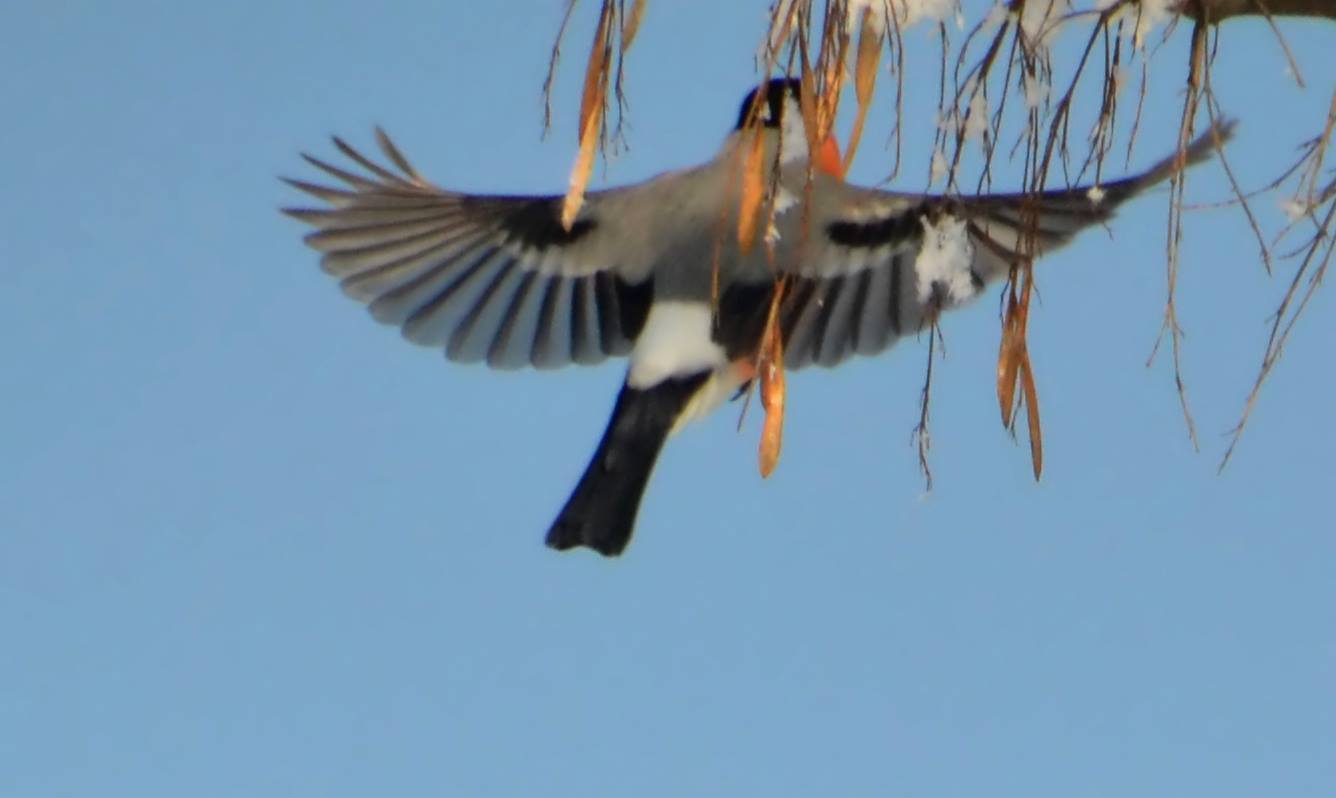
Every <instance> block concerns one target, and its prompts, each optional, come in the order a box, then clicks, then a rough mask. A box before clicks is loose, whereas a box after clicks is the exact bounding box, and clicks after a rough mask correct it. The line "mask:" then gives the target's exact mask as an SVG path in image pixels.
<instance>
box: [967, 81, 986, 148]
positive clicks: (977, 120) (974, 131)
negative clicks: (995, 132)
mask: <svg viewBox="0 0 1336 798" xmlns="http://www.w3.org/2000/svg"><path fill="white" fill-rule="evenodd" d="M987 133H988V98H987V97H985V96H983V92H982V91H975V92H974V96H973V97H971V98H970V108H969V113H968V114H966V115H965V138H966V139H971V140H977V141H983V139H984V136H985V134H987Z"/></svg>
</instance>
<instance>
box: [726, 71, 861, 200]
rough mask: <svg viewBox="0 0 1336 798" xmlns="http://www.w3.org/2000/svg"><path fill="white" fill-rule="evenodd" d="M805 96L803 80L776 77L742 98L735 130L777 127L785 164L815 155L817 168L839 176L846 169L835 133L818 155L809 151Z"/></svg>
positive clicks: (782, 158)
mask: <svg viewBox="0 0 1336 798" xmlns="http://www.w3.org/2000/svg"><path fill="white" fill-rule="evenodd" d="M801 97H802V83H801V81H799V80H798V79H797V78H773V79H771V80H768V81H766V82H765V83H764V84H763V85H761V86H758V87H757V88H754V89H752V90H751V91H749V92H747V96H746V97H744V98H743V99H742V105H740V106H739V107H738V123H737V126H736V127H735V128H734V133H735V134H740V133H742V132H744V131H748V130H754V129H756V128H757V127H760V128H764V129H765V130H767V131H771V130H773V131H774V132H775V133H777V134H778V136H779V160H780V163H781V164H786V165H787V164H792V163H797V162H799V161H802V160H804V159H806V158H808V157H811V158H812V162H813V165H814V166H815V167H816V168H817V169H819V170H820V171H822V172H825V173H827V174H829V175H834V176H836V177H838V176H840V174H841V172H842V169H841V167H840V150H839V146H838V145H837V144H836V143H835V138H834V136H830V135H827V136H826V137H825V138H824V139H823V140H822V141H821V143H820V144H819V145H818V146H817V149H816V152H815V153H814V154H813V153H809V151H808V145H807V134H806V132H805V131H804V129H803V114H802V106H801V104H800V98H801Z"/></svg>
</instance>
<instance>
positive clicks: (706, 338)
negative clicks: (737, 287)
mask: <svg viewBox="0 0 1336 798" xmlns="http://www.w3.org/2000/svg"><path fill="white" fill-rule="evenodd" d="M710 329H711V318H710V305H709V303H708V302H682V301H674V300H663V301H659V302H655V303H654V304H653V305H650V309H649V317H648V318H647V319H645V329H644V330H643V331H641V333H640V337H639V338H637V339H636V345H635V348H634V349H632V350H631V368H630V371H629V372H628V373H627V375H626V383H627V384H628V385H630V386H631V387H632V388H649V387H651V386H654V385H658V384H659V383H661V382H663V381H664V380H666V379H668V378H669V377H684V376H686V375H688V374H695V373H698V372H701V371H705V370H706V369H715V368H718V367H720V366H722V365H724V364H726V363H727V362H728V357H727V356H726V355H725V354H724V350H723V348H722V347H720V346H719V345H718V344H716V343H715V342H714V341H712V340H711V338H710Z"/></svg>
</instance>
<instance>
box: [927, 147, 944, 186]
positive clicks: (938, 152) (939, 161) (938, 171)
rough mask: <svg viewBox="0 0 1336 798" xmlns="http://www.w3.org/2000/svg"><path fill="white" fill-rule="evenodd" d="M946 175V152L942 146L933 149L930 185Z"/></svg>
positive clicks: (929, 171)
mask: <svg viewBox="0 0 1336 798" xmlns="http://www.w3.org/2000/svg"><path fill="white" fill-rule="evenodd" d="M945 176H946V153H945V152H943V151H942V148H941V147H938V148H937V149H935V150H933V151H932V164H931V165H929V167H928V183H929V185H931V184H933V183H936V182H937V181H938V180H941V179H942V178H943V177H945Z"/></svg>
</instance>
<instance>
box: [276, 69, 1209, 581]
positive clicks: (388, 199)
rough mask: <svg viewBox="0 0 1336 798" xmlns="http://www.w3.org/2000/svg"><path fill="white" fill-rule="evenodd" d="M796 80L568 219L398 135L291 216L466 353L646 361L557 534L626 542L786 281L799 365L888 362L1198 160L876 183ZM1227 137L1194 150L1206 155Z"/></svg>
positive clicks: (528, 359)
mask: <svg viewBox="0 0 1336 798" xmlns="http://www.w3.org/2000/svg"><path fill="white" fill-rule="evenodd" d="M797 91H798V87H797V83H796V81H786V80H775V81H770V82H769V83H768V84H766V85H765V86H764V87H762V88H761V89H758V92H761V96H760V100H759V101H757V100H756V97H757V95H756V93H753V94H752V95H749V96H748V98H747V99H746V100H744V102H743V105H742V108H741V110H740V113H739V122H738V126H737V128H736V129H735V131H734V133H733V134H731V135H730V136H728V137H727V139H726V140H725V142H724V145H723V147H722V148H721V149H720V152H719V153H718V155H717V156H716V157H715V158H713V159H712V160H710V161H708V162H706V163H704V164H702V165H700V166H697V167H694V168H689V169H683V170H678V171H673V172H667V173H664V174H661V175H659V176H657V177H654V178H651V179H649V180H647V181H644V182H642V183H638V184H635V185H630V186H625V187H620V188H614V189H609V190H606V191H597V192H591V193H590V194H589V195H588V196H587V198H586V200H585V203H584V205H583V206H582V208H581V210H580V212H579V214H578V215H577V216H576V217H575V219H574V221H573V223H572V224H571V226H570V227H569V229H567V228H566V227H563V226H562V224H561V223H560V210H561V198H560V197H555V196H548V197H515V196H481V195H469V194H459V193H455V192H450V191H445V190H443V189H440V188H437V187H435V186H433V185H431V184H430V183H428V182H427V181H425V180H424V179H422V178H421V177H420V176H419V175H418V174H417V173H416V172H415V171H414V170H413V169H412V167H411V166H409V164H408V162H407V161H406V160H405V159H404V158H403V156H402V155H401V154H400V153H399V151H398V150H397V149H396V148H395V147H394V145H393V144H391V143H390V141H389V139H388V138H387V137H385V136H384V134H383V133H381V134H379V140H380V146H381V150H382V151H383V153H384V154H385V156H386V157H387V158H388V159H389V160H390V162H391V163H392V164H393V165H394V166H395V167H397V168H398V170H399V171H398V172H394V171H391V170H389V169H386V168H384V167H382V166H380V165H379V164H376V163H374V162H372V161H370V160H368V159H366V158H365V157H363V156H362V155H361V154H359V153H357V152H356V151H355V150H353V149H352V148H351V147H348V146H347V145H346V144H344V143H343V142H342V141H339V140H337V139H336V140H335V141H336V144H337V145H338V147H339V149H340V150H342V151H343V153H344V154H345V155H347V156H348V157H349V158H350V159H352V160H353V161H354V162H355V163H357V164H358V165H359V166H360V167H362V169H363V170H365V172H364V173H363V174H355V173H351V172H347V171H344V170H342V169H339V168H337V167H334V166H332V165H330V164H327V163H324V162H322V161H318V160H316V159H313V158H308V160H310V161H311V162H312V163H313V164H314V165H315V166H317V167H318V168H320V169H321V170H323V171H325V172H326V173H328V174H330V175H332V176H333V177H335V178H337V179H339V180H341V181H342V182H344V183H345V184H346V185H347V187H346V188H331V187H326V186H319V185H314V184H310V183H304V182H299V181H290V182H292V183H293V185H295V186H296V187H297V188H299V189H301V190H303V191H305V192H307V193H309V194H311V195H313V196H315V197H317V198H319V199H322V200H324V201H326V202H327V203H328V204H329V206H330V207H329V208H324V209H289V210H288V211H287V212H288V213H289V214H291V215H293V216H295V217H297V218H299V219H301V220H303V221H305V222H308V223H310V224H311V225H313V226H314V227H315V228H316V231H315V232H313V233H311V234H310V235H308V236H307V239H306V240H307V242H308V243H309V244H310V245H311V246H313V247H314V248H315V249H317V250H319V251H320V252H322V253H323V257H322V260H321V265H322V267H323V268H324V269H325V270H326V271H327V272H329V273H331V274H332V275H334V276H335V277H337V278H339V279H340V280H341V283H342V286H343V288H344V290H345V292H347V293H348V294H349V295H350V296H352V297H353V298H355V299H358V300H360V301H362V302H365V303H367V304H368V306H369V308H370V310H371V313H372V315H373V316H374V317H375V318H376V319H377V320H379V321H381V322H384V323H387V324H393V325H396V326H399V327H401V328H402V330H403V333H404V335H405V337H407V338H408V339H409V340H412V341H414V342H416V343H419V344H424V345H428V346H439V347H442V348H444V350H445V353H446V355H447V357H449V358H450V359H451V360H456V361H461V362H485V363H487V364H488V365H489V366H493V367H497V368H519V367H525V366H533V367H537V368H556V367H560V366H564V365H567V364H571V363H579V364H589V363H598V362H602V361H603V360H605V359H606V358H608V357H616V356H629V364H628V369H627V376H626V381H625V383H624V385H623V387H622V389H621V392H620V394H619V396H618V398H617V401H616V404H615V406H614V409H613V416H612V419H611V421H610V423H609V425H608V429H607V431H606V432H605V433H604V437H603V439H602V441H601V442H600V444H599V446H598V448H597V450H596V451H595V453H594V456H593V458H592V459H591V460H590V462H589V466H588V468H587V469H586V471H585V474H584V476H583V477H582V478H581V480H580V482H579V483H578V485H577V486H576V488H575V490H574V491H573V492H572V494H571V497H570V499H569V500H568V502H567V504H566V506H565V507H564V508H563V510H562V511H561V513H560V514H559V515H558V517H557V519H556V521H555V522H554V523H553V525H552V528H551V529H550V531H549V533H548V537H547V541H548V544H549V545H551V546H553V547H555V548H558V549H567V548H571V547H574V546H581V545H583V546H588V547H590V548H593V549H595V550H597V551H599V552H601V553H603V554H605V555H614V554H618V553H620V552H621V551H622V549H623V548H624V547H625V545H626V543H627V542H628V541H629V539H630V535H631V531H632V528H633V526H634V523H635V516H636V511H637V508H638V507H639V502H640V497H641V495H642V493H643V491H644V487H645V484H646V481H647V480H648V478H649V476H650V473H651V471H652V469H653V465H654V462H655V460H656V459H657V457H658V454H659V451H660V449H661V447H662V445H663V443H664V441H665V440H666V439H667V437H668V436H669V435H670V434H671V433H672V431H673V430H674V429H676V428H677V427H679V426H680V425H681V424H683V423H685V422H686V421H687V420H689V419H691V418H694V417H697V416H699V415H702V414H704V413H707V412H709V411H710V410H711V409H713V408H714V407H716V406H717V405H718V404H719V403H721V402H722V401H724V399H726V398H727V397H728V396H730V395H732V394H733V393H735V392H736V391H737V390H738V389H739V388H740V387H741V386H743V385H745V384H746V383H747V381H748V380H749V379H750V378H751V375H752V366H753V364H754V362H755V358H756V355H757V350H758V347H759V346H760V343H761V338H762V335H763V332H764V329H765V323H766V317H767V313H768V312H769V310H770V305H771V300H772V298H773V295H774V291H776V290H777V289H776V286H777V285H779V284H780V283H782V284H783V286H784V287H783V292H784V293H783V295H782V297H781V301H780V306H779V326H780V331H781V335H782V340H783V349H784V362H785V365H786V367H788V368H800V367H803V366H806V365H811V364H818V365H822V366H833V365H836V364H838V363H840V362H842V361H843V360H845V359H846V358H848V357H849V356H851V355H855V354H859V355H871V354H876V353H878V352H881V351H883V350H885V349H886V348H887V347H889V346H890V345H891V344H892V343H893V342H894V341H895V340H896V339H897V338H898V337H900V336H903V335H907V334H911V333H915V332H917V331H919V330H920V329H921V328H922V327H923V326H924V325H925V324H926V323H927V322H929V321H930V320H931V319H932V318H934V317H935V316H936V315H937V314H938V313H940V312H941V311H943V310H946V309H949V308H951V307H953V306H955V305H958V304H961V303H963V302H966V301H968V300H969V299H971V298H973V297H974V296H976V295H977V294H978V293H979V291H980V290H981V289H982V288H983V286H984V285H985V284H987V283H988V282H989V281H992V280H995V279H998V278H1000V277H1003V276H1005V275H1006V274H1007V273H1008V272H1009V271H1010V268H1011V266H1012V264H1013V263H1014V262H1016V261H1017V260H1018V258H1019V257H1021V254H1020V253H1022V252H1023V253H1024V254H1027V255H1040V254H1043V253H1045V252H1048V251H1051V250H1052V249H1053V248H1055V247H1057V246H1060V245H1061V244H1063V243H1066V241H1068V240H1069V239H1070V238H1071V237H1072V236H1073V235H1074V234H1075V233H1076V232H1078V231H1080V230H1081V229H1083V228H1085V227H1088V226H1090V225H1093V224H1097V223H1100V222H1103V221H1105V220H1107V219H1108V218H1109V217H1110V216H1111V215H1112V212H1113V210H1114V208H1115V207H1116V206H1117V205H1119V204H1120V203H1121V202H1123V201H1124V200H1126V199H1128V198H1129V197H1131V196H1133V195H1135V194H1136V193H1138V192H1140V191H1141V190H1143V189H1144V188H1146V187H1148V186H1150V185H1152V184H1154V183H1157V182H1159V181H1161V180H1163V179H1165V178H1167V177H1168V176H1170V175H1171V174H1173V173H1174V171H1176V169H1177V168H1180V167H1179V166H1176V165H1175V163H1174V161H1173V160H1172V159H1165V160H1164V161H1162V162H1161V163H1159V164H1157V165H1156V166H1154V167H1152V168H1151V169H1150V170H1148V171H1147V172H1145V173H1143V174H1141V175H1138V176H1136V177H1132V178H1127V179H1125V180H1121V181H1116V182H1112V183H1107V184H1104V185H1103V186H1101V187H1100V189H1101V191H1102V194H1098V195H1091V194H1089V192H1088V191H1087V189H1086V188H1084V187H1082V188H1076V189H1071V190H1066V191H1050V192H1044V193H1041V194H1038V195H1030V196H1026V195H1021V194H1008V195H1000V194H994V195H981V196H978V197H952V198H947V197H940V196H931V195H919V194H906V193H897V192H888V191H879V190H874V189H867V188H862V187H858V186H854V185H851V184H849V183H846V182H844V181H843V180H842V179H840V178H839V177H837V176H835V175H833V174H829V173H827V171H825V170H822V169H820V168H817V169H813V168H810V167H811V166H812V165H813V162H814V161H815V162H816V165H818V166H819V165H820V161H821V156H822V155H823V153H821V152H818V153H816V154H815V155H814V154H812V153H809V152H808V147H807V139H806V136H805V133H804V132H803V129H802V126H801V116H800V114H799V112H798V110H797V102H796V95H797ZM758 129H759V131H758ZM1216 132H1217V133H1221V134H1224V133H1227V131H1216ZM758 134H759V135H762V136H764V138H763V143H764V147H765V149H764V161H763V162H764V163H765V164H767V165H773V166H774V167H775V169H774V171H772V172H768V173H769V174H774V175H775V179H774V181H773V183H772V184H771V185H770V186H769V191H770V194H769V199H768V204H769V205H772V206H773V209H774V212H773V214H770V215H766V216H765V218H762V221H761V229H760V231H759V233H758V236H757V239H758V240H757V241H756V242H754V243H753V244H751V245H750V246H744V245H742V244H740V243H739V241H738V238H739V236H738V234H737V230H738V213H739V207H740V206H741V202H740V198H741V193H740V192H741V190H742V184H743V181H742V168H741V167H742V163H743V160H744V157H745V153H744V149H745V148H747V147H748V146H749V145H750V142H751V141H753V139H752V136H754V135H758ZM1210 146H1211V142H1210V141H1209V140H1208V139H1207V137H1202V138H1201V139H1199V140H1198V141H1197V142H1194V143H1193V144H1192V145H1191V146H1190V147H1189V150H1188V152H1187V162H1193V161H1197V160H1201V159H1202V158H1204V157H1205V156H1206V155H1207V154H1208V151H1209V147H1210ZM1092 196H1094V197H1095V198H1093V199H1092ZM761 238H764V239H765V243H762V242H761V241H760V239H761ZM777 278H779V279H778V280H777Z"/></svg>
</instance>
